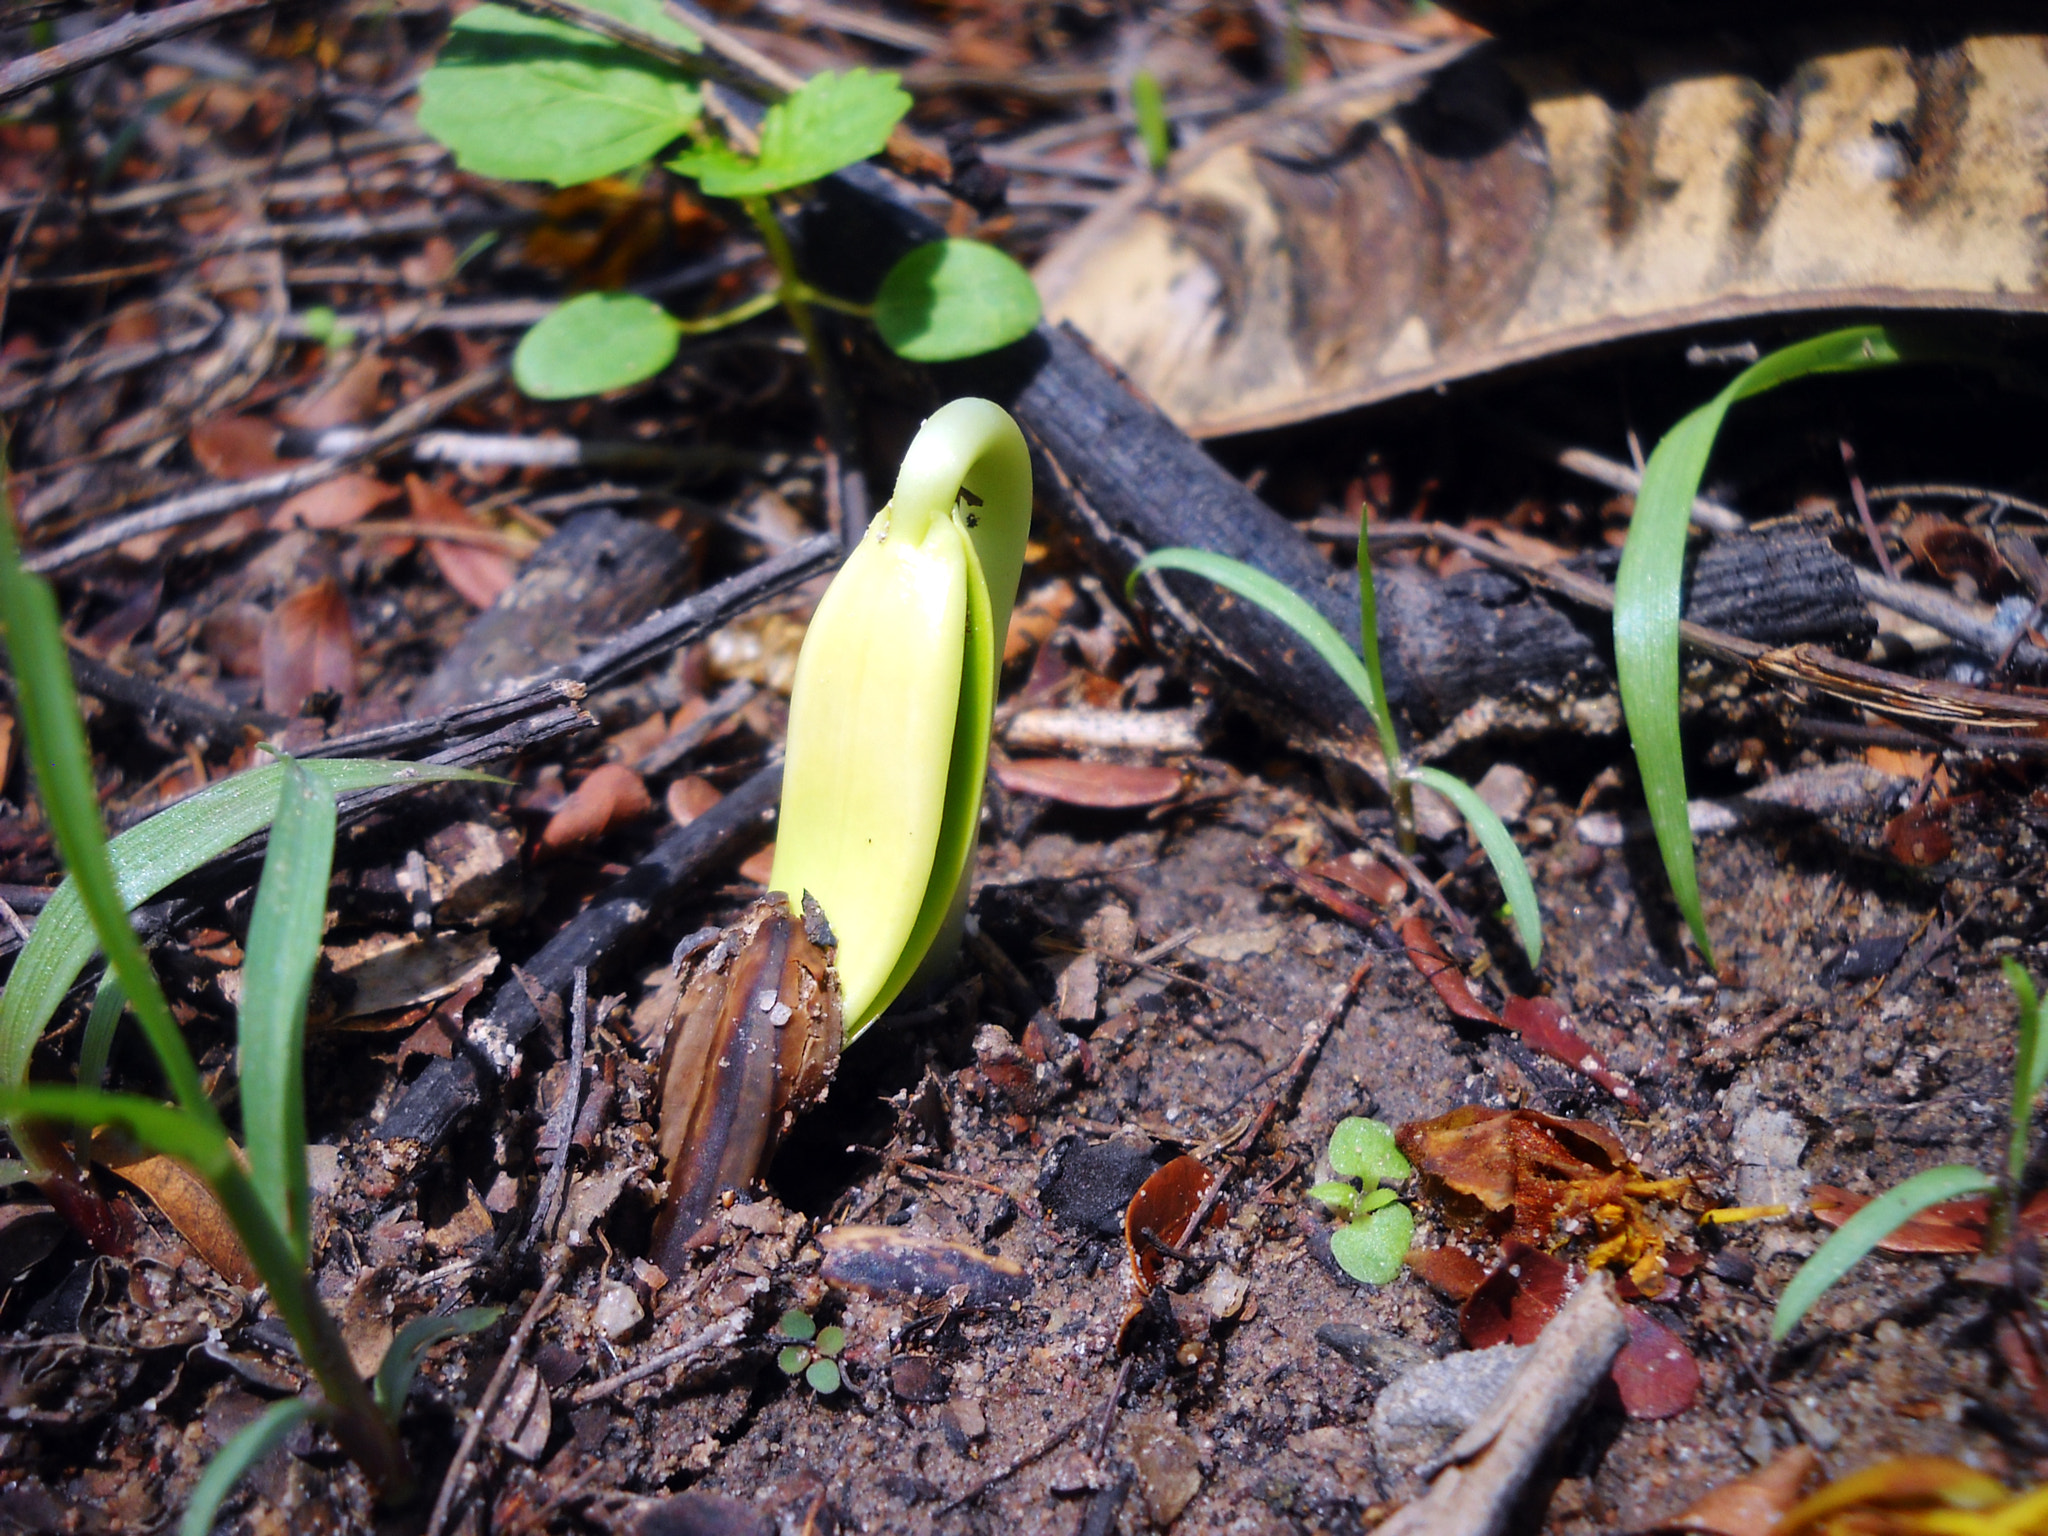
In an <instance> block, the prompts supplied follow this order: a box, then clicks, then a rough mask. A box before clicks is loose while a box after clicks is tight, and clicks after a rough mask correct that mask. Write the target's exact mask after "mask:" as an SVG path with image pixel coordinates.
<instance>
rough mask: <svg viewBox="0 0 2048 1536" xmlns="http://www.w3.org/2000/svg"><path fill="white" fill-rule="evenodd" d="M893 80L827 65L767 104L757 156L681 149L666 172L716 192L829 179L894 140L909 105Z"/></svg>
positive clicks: (717, 148) (757, 193) (762, 191)
mask: <svg viewBox="0 0 2048 1536" xmlns="http://www.w3.org/2000/svg"><path fill="white" fill-rule="evenodd" d="M896 79H897V77H896V76H895V75H893V74H891V73H889V72H888V71H887V70H882V71H874V70H866V69H849V70H845V71H843V72H842V71H839V70H829V69H828V70H825V71H823V72H821V73H819V74H815V75H813V76H811V78H810V79H808V80H806V81H805V82H804V83H803V84H802V85H801V86H799V87H798V88H797V89H796V90H794V91H792V92H790V94H789V95H788V96H787V97H786V98H785V99H783V100H782V101H779V102H777V103H776V104H775V105H774V106H772V107H770V108H769V109H768V111H767V114H766V115H765V116H764V117H763V118H762V119H761V152H760V154H758V155H755V156H752V157H748V156H744V155H740V154H736V153H735V152H734V151H732V150H730V149H728V148H726V147H725V146H724V145H714V144H704V145H698V146H696V147H693V148H691V149H686V150H684V151H683V152H682V153H681V154H680V155H677V156H676V157H675V158H674V159H673V160H671V161H669V169H670V170H672V171H674V172H676V173H677V174H678V175H682V176H688V177H691V178H692V179H694V180H695V181H696V183H697V184H698V185H699V186H700V187H702V188H703V189H704V190H705V191H706V192H707V193H709V194H710V195H711V196H713V197H762V196H765V195H766V194H768V193H770V192H786V191H788V190H789V189H790V188H791V187H801V186H803V185H805V184H806V183H809V182H813V181H816V180H818V179H819V178H820V177H821V176H829V175H831V174H832V173H833V172H834V171H837V170H843V169H845V168H846V167H847V166H849V165H854V164H857V163H858V162H860V161H862V160H865V159H867V158H868V156H870V155H875V154H879V153H881V151H882V148H883V146H884V145H886V144H887V143H888V142H889V135H890V134H891V133H893V132H894V131H895V128H896V125H897V124H898V123H899V122H901V121H902V120H903V114H904V113H906V112H908V111H909V110H910V106H911V101H910V95H909V93H908V92H906V91H904V90H903V89H902V88H901V87H900V86H899V85H898V84H897V83H896Z"/></svg>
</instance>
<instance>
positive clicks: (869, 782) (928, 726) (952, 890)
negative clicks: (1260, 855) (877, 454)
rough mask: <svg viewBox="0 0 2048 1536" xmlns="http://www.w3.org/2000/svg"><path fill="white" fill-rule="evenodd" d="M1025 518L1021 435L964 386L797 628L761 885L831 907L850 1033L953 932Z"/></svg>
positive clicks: (944, 947) (927, 430) (1026, 472)
mask: <svg viewBox="0 0 2048 1536" xmlns="http://www.w3.org/2000/svg"><path fill="white" fill-rule="evenodd" d="M1030 527H1031V456H1030V452H1029V450H1028V449H1027V448H1026V447H1025V445H1024V434H1023V433H1022V432H1020V431H1019V430H1018V429H1017V424H1016V423H1015V422H1014V421H1012V420H1011V419H1010V417H1009V415H1008V414H1007V413H1006V412H1005V411H1004V410H1003V409H1002V408H1001V407H1000V406H997V405H992V404H990V403H989V402H988V401H986V400H972V399H969V400H955V401H953V402H952V403H951V404H949V405H946V406H944V407H942V408H941V409H939V410H938V411H936V412H934V413H933V415H932V417H931V419H930V420H929V421H927V422H926V423H925V424H924V426H923V427H922V428H921V429H920V430H919V432H918V434H917V436H916V438H915V439H913V440H912V442H911V445H910V448H909V451H908V452H906V453H905V454H904V456H903V467H902V469H901V470H900V471H899V472H898V474H897V478H896V493H895V495H894V496H892V497H891V498H890V500H889V504H888V505H887V506H886V507H884V508H883V509H882V510H881V511H880V512H879V513H877V514H876V516H875V519H874V521H873V522H872V523H871V524H870V525H869V526H868V530H867V533H866V535H865V536H864V537H863V538H862V540H861V542H860V544H859V546H858V547H857V548H856V549H855V550H854V552H853V554H852V555H851V556H849V557H848V559H847V561H846V564H845V565H844V566H842V567H840V570H839V574H838V575H837V576H835V577H833V578H832V585H831V586H830V587H828V588H827V589H826V591H825V595H824V597H823V598H821V599H820V600H819V603H818V608H817V611H816V612H815V613H814V614H813V615H812V616H811V623H810V627H809V629H808V630H806V632H805V634H804V644H803V649H802V651H800V652H799V653H798V656H797V663H796V680H795V683H794V685H793V686H792V688H791V692H790V699H789V734H788V737H787V744H786V746H785V748H784V761H785V767H784V768H783V773H782V813H781V817H780V820H779V822H778V825H777V834H776V839H775V867H774V870H773V872H772V873H771V875H770V876H769V881H768V887H769V889H770V890H772V891H780V892H782V893H784V895H786V896H787V897H788V899H789V900H790V903H791V905H792V907H793V908H795V909H799V910H800V909H801V907H802V903H803V898H804V897H805V896H807V895H808V896H810V897H813V898H815V899H816V901H817V903H818V905H819V906H820V907H821V908H822V909H823V910H824V914H825V920H826V921H827V922H828V923H829V924H830V925H831V927H832V932H833V935H834V937H835V938H836V940H837V943H838V948H837V952H836V954H835V957H834V966H835V969H836V970H837V972H838V977H839V986H840V1006H841V1009H842V1011H843V1014H844V1017H845V1021H846V1038H847V1039H848V1040H849V1041H851V1040H852V1039H853V1038H854V1037H855V1036H856V1035H858V1034H859V1033H860V1032H861V1031H862V1030H864V1029H866V1028H867V1027H868V1025H870V1024H871V1023H873V1022H874V1020H875V1019H876V1018H877V1017H878V1016H879V1015H880V1014H881V1012H882V1010H883V1009H885V1008H886V1007H888V1006H889V1004H890V1003H891V1002H893V1001H894V1000H895V999H896V997H897V996H898V994H900V993H901V992H902V991H903V989H904V988H905V987H906V986H908V985H909V984H910V982H911V981H912V979H913V978H914V977H915V976H916V975H917V974H918V972H919V971H920V970H921V969H922V968H923V967H924V966H925V965H926V963H927V961H928V960H934V961H935V960H936V959H937V958H938V957H939V956H942V955H944V954H945V953H947V952H948V951H949V949H950V947H951V943H952V942H953V941H955V940H957V938H958V935H959V932H960V925H961V922H962V920H963V918H964V916H965V913H966V898H967V874H968V866H969V863H970V860H971V859H972V856H973V853H974V845H975V839H976V836H977V835H978V833H979V830H980V826H981V794H982V785H983V780H984V778H985V776H986V772H987V767H988V744H989V729H990V724H991V721H992V720H993V718H994V711H995V696H996V684H997V681H998V678H999V675H1000V671H1001V666H1002V655H1003V646H1002V637H1003V635H1004V633H1005V632H1006V630H1007V629H1008V627H1009V622H1010V608H1011V605H1012V604H1013V603H1014V602H1015V601H1016V595H1017V579H1018V576H1019V575H1020V574H1021V573H1022V571H1023V568H1024V542H1025V537H1026V535H1027V534H1028V533H1029V532H1030Z"/></svg>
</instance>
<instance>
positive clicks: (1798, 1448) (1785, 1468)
mask: <svg viewBox="0 0 2048 1536" xmlns="http://www.w3.org/2000/svg"><path fill="white" fill-rule="evenodd" d="M1819 1470H1820V1458H1819V1457H1818V1456H1816V1455H1814V1453H1813V1448H1812V1447H1811V1446H1805V1445H1795V1446H1793V1447H1792V1448H1791V1449H1789V1450H1783V1451H1780V1452H1778V1454H1777V1455H1776V1456H1773V1457H1772V1458H1771V1462H1770V1465H1769V1466H1767V1467H1764V1468H1762V1469H1761V1470H1760V1471H1756V1472H1752V1473H1750V1474H1749V1476H1747V1477H1738V1478H1736V1479H1735V1480H1734V1481H1733V1482H1729V1483H1723V1484H1721V1486H1720V1487H1718V1488H1715V1489H1713V1490H1711V1491H1710V1492H1708V1493H1707V1494H1706V1495H1705V1496H1704V1497H1702V1498H1701V1499H1700V1500H1699V1501H1698V1502H1697V1503H1695V1504H1693V1505H1691V1506H1690V1507H1689V1508H1687V1509H1686V1511H1685V1512H1684V1513H1683V1514H1681V1515H1675V1516H1673V1517H1672V1518H1671V1519H1669V1520H1666V1521H1664V1522H1663V1523H1662V1524H1661V1525H1657V1526H1654V1527H1652V1530H1651V1532H1649V1533H1647V1536H1656V1533H1658V1532H1665V1531H1692V1532H1697V1533H1698V1536H1765V1533H1767V1532H1769V1531H1770V1529H1771V1528H1772V1527H1773V1526H1775V1525H1776V1524H1777V1523H1778V1522H1779V1521H1780V1520H1781V1519H1783V1518H1784V1516H1785V1512H1786V1511H1787V1510H1789V1509H1790V1508H1792V1506H1793V1505H1795V1504H1797V1503H1798V1502H1799V1494H1800V1491H1801V1490H1802V1489H1803V1488H1805V1486H1806V1485H1807V1483H1808V1482H1810V1481H1811V1480H1812V1478H1813V1475H1814V1473H1816V1472H1818V1471H1819Z"/></svg>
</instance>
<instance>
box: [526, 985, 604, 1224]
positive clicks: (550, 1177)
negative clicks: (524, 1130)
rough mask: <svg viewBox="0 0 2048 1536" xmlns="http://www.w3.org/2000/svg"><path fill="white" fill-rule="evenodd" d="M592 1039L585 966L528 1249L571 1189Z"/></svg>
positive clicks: (546, 1132) (545, 1142)
mask: <svg viewBox="0 0 2048 1536" xmlns="http://www.w3.org/2000/svg"><path fill="white" fill-rule="evenodd" d="M589 1039H590V972H589V970H588V969H587V968H585V967H584V966H580V965H579V966H577V967H576V978H575V982H574V985H573V987H572V989H571V1000H570V1003H569V1056H568V1068H569V1072H568V1078H567V1080H566V1081H565V1082H564V1084H563V1087H562V1100H561V1102H560V1103H559V1104H557V1105H556V1106H555V1110H554V1113H553V1114H551V1115H549V1116H548V1123H547V1125H546V1127H545V1128H544V1129H543V1130H542V1132H541V1145H542V1146H544V1147H547V1148H549V1149H550V1156H549V1158H548V1171H547V1172H546V1174H544V1175H543V1176H542V1178H541V1181H540V1191H539V1193H538V1194H536V1195H535V1196H534V1200H533V1220H532V1222H531V1223H530V1224H529V1225H528V1227H527V1229H526V1246H527V1247H528V1248H531V1247H533V1246H535V1245H536V1244H537V1243H539V1242H540V1240H541V1239H542V1238H543V1237H544V1236H546V1235H547V1233H548V1232H549V1230H550V1229H552V1228H553V1226H554V1224H555V1217H556V1216H557V1215H558V1214H559V1212H560V1208H561V1204H562V1198H563V1196H564V1195H565V1194H566V1193H567V1191H568V1187H569V1145H570V1143H571V1142H573V1141H574V1140H575V1139H576V1137H575V1132H576V1111H577V1109H578V1108H579V1107H580V1104H581V1100H582V1098H583V1053H584V1050H585V1049H586V1047H587V1046H588V1044H589Z"/></svg>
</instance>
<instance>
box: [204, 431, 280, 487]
mask: <svg viewBox="0 0 2048 1536" xmlns="http://www.w3.org/2000/svg"><path fill="white" fill-rule="evenodd" d="M283 437H284V429H283V428H281V427H277V426H274V425H272V424H271V423H270V422H267V421H265V420H263V419H262V418H261V417H258V416H211V417H208V418H207V419H206V420H205V421H201V422H196V423H194V424H193V427H192V430H191V432H190V433H188V434H187V435H186V442H187V443H188V444H190V446H191V449H192V457H193V458H194V459H196V460H198V461H199V467H200V468H201V469H203V470H205V471H206V472H207V473H208V474H209V475H212V476H213V477H214V478H216V479H219V480H251V479H254V478H255V477H256V476H257V475H268V474H274V473H275V472H276V471H278V470H280V469H283V468H285V467H286V465H285V461H284V460H283V459H280V458H279V457H278V456H277V445H278V443H279V442H280V441H281V440H282V439H283Z"/></svg>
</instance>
